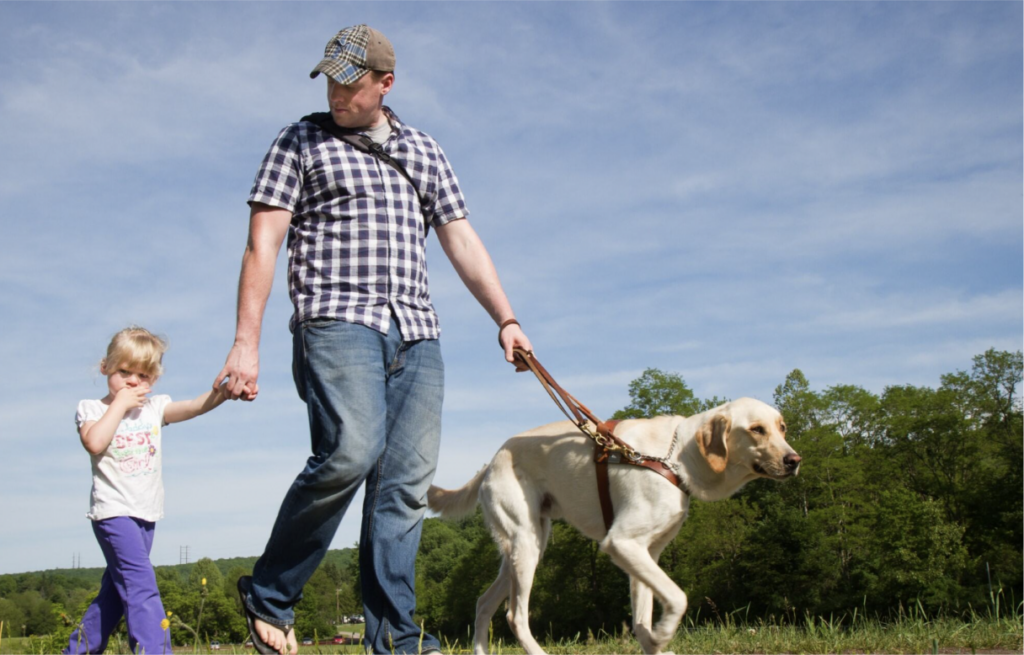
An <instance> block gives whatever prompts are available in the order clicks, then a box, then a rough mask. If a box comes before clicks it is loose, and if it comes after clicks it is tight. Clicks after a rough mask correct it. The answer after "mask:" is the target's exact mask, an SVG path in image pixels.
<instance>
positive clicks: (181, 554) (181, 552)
mask: <svg viewBox="0 0 1024 655" xmlns="http://www.w3.org/2000/svg"><path fill="white" fill-rule="evenodd" d="M178 560H179V561H178V563H179V564H188V546H180V547H179V548H178Z"/></svg>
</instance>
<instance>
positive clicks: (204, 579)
mask: <svg viewBox="0 0 1024 655" xmlns="http://www.w3.org/2000/svg"><path fill="white" fill-rule="evenodd" d="M203 586H204V587H205V586H206V578H203Z"/></svg>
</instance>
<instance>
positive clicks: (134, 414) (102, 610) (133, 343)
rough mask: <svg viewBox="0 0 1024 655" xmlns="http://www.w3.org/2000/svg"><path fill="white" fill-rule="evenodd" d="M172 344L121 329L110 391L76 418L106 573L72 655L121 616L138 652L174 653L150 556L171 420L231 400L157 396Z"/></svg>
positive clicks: (100, 639)
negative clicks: (88, 460) (88, 461)
mask: <svg viewBox="0 0 1024 655" xmlns="http://www.w3.org/2000/svg"><path fill="white" fill-rule="evenodd" d="M166 350H167V344H166V343H165V342H164V341H163V339H161V338H159V337H157V336H155V335H154V334H152V333H151V332H149V331H148V330H145V329H143V328H140V327H129V328H126V329H124V330H121V331H120V332H118V333H117V334H115V335H114V338H113V339H112V340H111V341H110V345H109V346H107V356H106V357H104V358H103V360H102V361H101V362H100V372H101V373H103V375H105V376H107V391H108V393H107V395H106V396H105V397H104V398H102V399H100V400H83V401H82V402H80V403H79V404H78V414H77V415H76V416H75V423H76V424H77V425H78V434H79V435H80V436H81V438H82V445H83V446H85V449H86V450H87V451H89V454H90V455H91V456H92V505H91V509H90V511H89V513H88V514H87V516H88V518H90V519H92V529H93V532H94V533H95V534H96V540H97V541H99V544H100V548H101V549H102V550H103V556H104V558H105V559H106V560H107V569H106V571H105V572H104V573H103V581H102V582H101V584H100V593H99V595H98V596H97V597H96V600H94V601H93V602H92V605H90V606H89V609H88V610H86V612H85V616H84V617H83V618H82V623H81V625H80V626H79V627H78V629H76V630H75V631H74V632H73V633H72V634H71V642H70V645H69V647H68V649H67V650H65V651H64V652H65V653H102V652H103V650H104V649H105V648H106V646H107V639H108V638H109V637H110V634H111V632H113V630H114V628H115V627H116V626H117V623H118V621H119V620H120V619H121V617H122V616H124V619H125V624H126V626H127V628H128V645H129V647H130V648H131V650H132V652H140V653H141V652H145V653H147V654H148V655H156V654H157V653H170V652H171V639H170V631H169V630H167V629H165V628H164V627H163V625H166V624H163V625H161V622H162V621H163V620H164V619H165V618H166V617H165V615H164V607H163V603H162V602H161V601H160V592H159V591H158V590H157V586H156V574H155V573H154V571H153V565H152V564H151V563H150V561H149V552H150V549H151V548H152V546H153V528H154V523H155V522H156V521H158V520H160V519H162V518H163V516H164V485H163V480H162V478H161V473H160V470H161V462H162V461H163V440H162V438H161V437H162V436H163V435H162V432H163V426H165V425H168V424H170V423H179V422H181V421H187V420H188V419H190V418H195V417H196V416H199V415H200V414H205V413H206V412H208V411H210V410H211V409H213V408H215V407H217V406H218V405H220V404H221V403H223V402H224V400H225V399H226V398H227V396H226V395H225V394H224V393H223V392H222V390H223V387H220V388H218V389H211V390H210V391H207V392H206V393H204V394H201V395H200V396H198V397H197V398H194V399H192V400H181V401H177V402H171V398H170V396H165V395H159V396H152V397H149V396H148V394H149V393H150V391H151V389H152V387H153V384H155V383H156V380H157V378H159V377H160V374H161V373H163V367H162V366H161V360H162V358H163V354H164V351H166ZM255 397H256V391H255V390H253V391H251V392H249V391H247V393H245V394H243V398H244V399H245V400H252V399H253V398H255ZM137 649H138V650H137Z"/></svg>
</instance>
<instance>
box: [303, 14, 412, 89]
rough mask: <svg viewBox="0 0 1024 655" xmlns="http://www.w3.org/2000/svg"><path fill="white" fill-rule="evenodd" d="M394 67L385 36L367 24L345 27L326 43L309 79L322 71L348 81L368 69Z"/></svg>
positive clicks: (390, 70) (383, 69) (356, 78)
mask: <svg viewBox="0 0 1024 655" xmlns="http://www.w3.org/2000/svg"><path fill="white" fill-rule="evenodd" d="M394 70H395V49H394V48H393V47H391V42H390V41H388V38H387V37H386V36H384V35H383V34H381V33H380V32H378V31H377V30H375V29H373V28H372V27H370V26H369V25H356V26H355V27H346V28H345V29H343V30H341V31H340V32H338V33H337V34H335V35H334V37H333V38H332V39H331V40H330V41H328V42H327V47H326V48H324V58H323V60H322V61H321V62H320V63H319V64H317V65H316V68H314V69H313V72H312V73H310V74H309V76H310V77H311V78H313V77H316V76H317V75H319V74H320V73H324V74H326V75H329V76H330V77H332V78H334V81H335V82H337V83H338V84H352V83H353V82H355V81H356V80H358V79H359V78H360V77H362V76H363V75H366V74H367V73H368V72H370V71H381V72H386V73H390V72H393V71H394Z"/></svg>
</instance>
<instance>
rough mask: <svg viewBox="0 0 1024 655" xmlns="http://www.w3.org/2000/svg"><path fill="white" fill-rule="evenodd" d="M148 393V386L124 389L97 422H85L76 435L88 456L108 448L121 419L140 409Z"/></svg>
mask: <svg viewBox="0 0 1024 655" xmlns="http://www.w3.org/2000/svg"><path fill="white" fill-rule="evenodd" d="M147 393H149V386H148V385H145V386H139V387H135V388H130V387H125V388H124V389H121V390H120V391H118V392H117V395H116V396H114V400H113V401H112V402H111V403H110V408H109V409H108V410H107V412H106V413H105V414H104V415H103V416H101V417H100V418H99V420H97V421H86V422H85V423H83V424H82V427H80V428H79V429H78V435H79V436H80V437H81V438H82V445H83V446H85V449H86V450H88V451H89V454H90V455H99V454H100V453H102V452H103V451H105V450H106V449H107V447H108V446H110V442H111V440H113V438H114V435H115V434H116V433H117V426H118V425H119V424H120V423H121V419H123V418H124V415H125V414H127V413H128V412H129V411H131V410H133V409H135V408H136V407H142V404H143V403H145V402H146V394H147Z"/></svg>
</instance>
